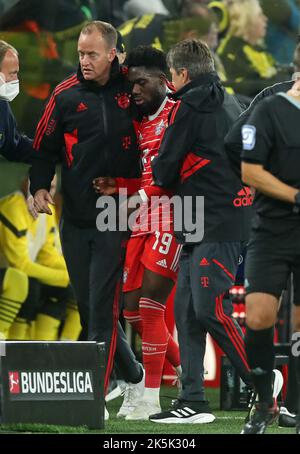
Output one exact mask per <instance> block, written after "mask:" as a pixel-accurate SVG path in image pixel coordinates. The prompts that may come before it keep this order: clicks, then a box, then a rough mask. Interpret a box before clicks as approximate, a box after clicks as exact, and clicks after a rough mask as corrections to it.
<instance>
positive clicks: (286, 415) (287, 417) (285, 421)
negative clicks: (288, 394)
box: [278, 407, 297, 427]
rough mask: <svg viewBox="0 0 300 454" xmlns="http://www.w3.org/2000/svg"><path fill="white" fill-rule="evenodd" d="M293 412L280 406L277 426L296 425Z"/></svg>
mask: <svg viewBox="0 0 300 454" xmlns="http://www.w3.org/2000/svg"><path fill="white" fill-rule="evenodd" d="M296 417H297V415H296V414H295V413H290V412H289V411H288V409H287V408H286V407H280V411H279V418H278V426H279V427H296Z"/></svg>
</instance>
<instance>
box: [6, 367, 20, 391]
mask: <svg viewBox="0 0 300 454" xmlns="http://www.w3.org/2000/svg"><path fill="white" fill-rule="evenodd" d="M8 378H9V392H10V393H11V394H19V393H20V379H19V372H8Z"/></svg>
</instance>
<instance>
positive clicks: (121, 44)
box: [116, 30, 125, 54]
mask: <svg viewBox="0 0 300 454" xmlns="http://www.w3.org/2000/svg"><path fill="white" fill-rule="evenodd" d="M117 33H118V40H117V46H116V48H117V52H120V53H121V54H123V53H124V52H125V44H124V40H123V36H122V35H121V33H120V32H119V30H117Z"/></svg>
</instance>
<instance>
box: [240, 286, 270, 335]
mask: <svg viewBox="0 0 300 454" xmlns="http://www.w3.org/2000/svg"><path fill="white" fill-rule="evenodd" d="M276 317H277V300H276V298H275V297H273V296H271V295H266V294H260V293H255V294H250V295H248V296H247V297H246V321H247V325H248V326H249V328H251V329H255V330H261V329H265V328H270V327H271V326H273V325H274V324H275V322H276Z"/></svg>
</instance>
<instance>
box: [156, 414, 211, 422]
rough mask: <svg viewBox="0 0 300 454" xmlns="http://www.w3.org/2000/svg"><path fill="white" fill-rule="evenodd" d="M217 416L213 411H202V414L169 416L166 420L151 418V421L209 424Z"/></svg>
mask: <svg viewBox="0 0 300 454" xmlns="http://www.w3.org/2000/svg"><path fill="white" fill-rule="evenodd" d="M215 419H216V417H215V416H214V415H212V414H211V413H201V415H194V416H191V417H189V418H182V419H180V418H176V417H174V418H167V419H164V420H159V419H150V421H151V422H156V423H159V424H209V423H211V422H214V420H215Z"/></svg>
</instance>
